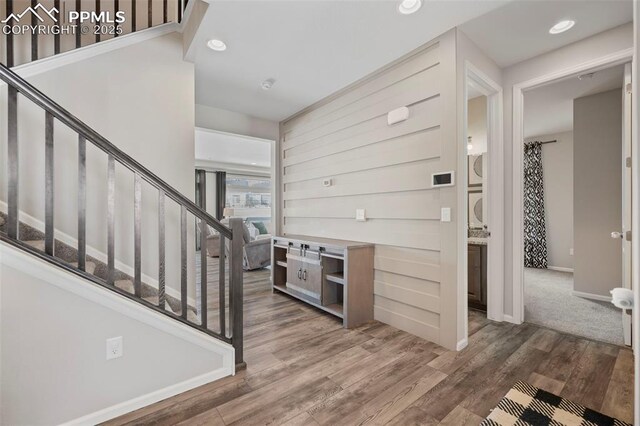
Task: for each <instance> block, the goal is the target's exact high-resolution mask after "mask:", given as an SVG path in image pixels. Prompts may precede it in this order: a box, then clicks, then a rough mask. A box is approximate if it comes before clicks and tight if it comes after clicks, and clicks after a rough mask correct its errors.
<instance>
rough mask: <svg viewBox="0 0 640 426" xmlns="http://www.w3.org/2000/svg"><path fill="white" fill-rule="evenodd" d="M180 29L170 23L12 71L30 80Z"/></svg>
mask: <svg viewBox="0 0 640 426" xmlns="http://www.w3.org/2000/svg"><path fill="white" fill-rule="evenodd" d="M178 29H179V24H176V23H175V22H169V23H166V24H162V25H158V26H155V27H152V28H148V29H145V30H141V31H137V32H135V33H131V34H125V35H123V36H120V37H115V38H112V39H109V40H105V41H101V42H99V43H96V44H92V45H89V46H85V47H80V48H78V49H73V50H70V51H68V52H64V53H59V54H57V55H54V56H50V57H48V58H43V59H39V60H37V61H34V62H29V63H28V64H24V65H18V66H16V67H13V68H12V71H14V72H16V73H17V74H18V75H19V76H20V77H22V78H28V77H31V76H34V75H38V74H42V73H44V72H47V71H49V70H52V69H55V68H60V67H63V66H65V65H69V64H73V63H75V62H80V61H83V60H85V59H89V58H93V57H94V56H98V55H102V54H104V53H108V52H112V51H114V50H117V49H122V48H124V47H128V46H131V45H134V44H137V43H141V42H143V41H147V40H151V39H153V38H156V37H161V36H163V35H166V34H169V33H173V32H176V31H178ZM5 84H6V83H4V82H0V87H2V86H4V85H5Z"/></svg>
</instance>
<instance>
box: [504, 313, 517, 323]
mask: <svg viewBox="0 0 640 426" xmlns="http://www.w3.org/2000/svg"><path fill="white" fill-rule="evenodd" d="M502 319H503V320H504V321H505V322H510V323H511V324H520V321H516V320H515V318H513V315H507V314H504V315H503V316H502Z"/></svg>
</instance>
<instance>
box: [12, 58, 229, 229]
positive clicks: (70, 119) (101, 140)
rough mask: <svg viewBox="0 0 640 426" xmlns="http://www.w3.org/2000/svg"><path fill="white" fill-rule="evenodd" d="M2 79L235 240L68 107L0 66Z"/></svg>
mask: <svg viewBox="0 0 640 426" xmlns="http://www.w3.org/2000/svg"><path fill="white" fill-rule="evenodd" d="M0 80H2V81H4V82H5V83H7V84H8V85H9V86H11V87H13V88H15V89H16V90H17V91H18V92H20V93H21V94H22V95H23V96H25V97H26V98H28V99H29V100H31V101H32V102H34V103H35V104H36V105H38V106H40V107H41V108H43V109H44V110H46V111H48V112H50V113H51V114H53V116H54V117H55V118H57V119H58V120H59V121H60V122H62V123H64V124H66V125H67V126H69V127H70V128H71V129H72V130H74V131H76V132H77V133H78V134H80V135H82V136H84V137H85V138H86V139H87V140H88V141H90V142H91V143H93V144H94V145H96V146H97V147H98V148H100V149H102V150H103V151H104V152H106V153H107V154H109V155H112V156H113V157H114V158H115V159H116V160H117V161H118V162H120V163H121V164H122V165H124V166H126V167H128V168H129V169H130V170H131V171H133V172H134V173H138V174H140V176H141V177H142V178H143V179H144V180H146V181H147V182H148V183H149V184H151V185H153V186H154V187H156V188H157V189H161V190H162V191H164V193H165V195H167V196H168V197H170V198H172V199H173V200H174V201H175V202H177V203H178V204H180V205H183V206H185V207H186V208H187V210H189V211H190V212H191V213H192V214H193V215H195V216H197V217H198V218H200V219H202V220H204V221H205V222H207V223H208V224H209V225H210V226H212V227H213V228H214V229H215V230H216V231H218V232H219V233H220V234H221V235H223V236H224V237H226V238H228V239H230V240H231V239H233V235H232V232H231V229H230V228H228V227H227V226H225V225H224V224H223V223H221V222H220V221H219V220H218V219H216V218H215V217H213V216H211V215H210V214H209V213H207V212H206V211H205V210H204V209H203V208H202V207H200V206H198V205H197V204H196V203H194V202H193V201H191V200H189V199H188V198H187V197H185V196H184V195H182V194H181V193H180V192H179V191H178V190H176V189H175V188H173V187H172V186H171V185H169V184H168V183H166V182H165V181H164V180H162V179H161V178H159V177H158V176H157V175H156V174H154V173H153V172H152V171H150V170H149V169H147V168H146V167H144V166H143V165H142V164H140V163H138V162H137V161H136V160H134V159H133V158H132V157H131V156H129V155H128V154H126V153H125V152H124V151H122V150H121V149H119V148H118V147H117V146H115V145H114V144H113V143H111V142H109V140H107V138H105V137H104V136H102V135H101V134H99V133H98V132H96V131H95V130H93V129H92V128H91V127H89V126H88V125H87V124H85V123H84V122H83V121H82V120H80V119H79V118H78V117H76V116H75V115H73V114H72V113H70V112H69V111H67V110H66V109H65V108H63V107H62V106H60V105H59V104H58V103H56V102H55V101H54V100H52V99H51V98H49V97H48V96H47V95H45V94H44V93H42V92H41V91H39V90H38V89H36V88H35V87H34V86H32V85H31V84H30V83H28V82H27V81H25V80H24V79H23V78H22V77H20V76H19V75H18V74H16V73H15V72H13V71H11V70H10V69H9V68H7V67H6V66H5V65H4V64H1V63H0Z"/></svg>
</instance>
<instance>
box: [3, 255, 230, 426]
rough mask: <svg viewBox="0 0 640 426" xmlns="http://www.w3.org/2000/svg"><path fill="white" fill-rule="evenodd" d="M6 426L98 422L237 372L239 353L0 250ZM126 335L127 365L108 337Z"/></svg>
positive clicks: (68, 275) (45, 266) (72, 277)
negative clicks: (111, 354)
mask: <svg viewBox="0 0 640 426" xmlns="http://www.w3.org/2000/svg"><path fill="white" fill-rule="evenodd" d="M0 336H1V338H0V353H1V358H0V359H1V362H0V395H1V405H0V413H1V414H0V424H6V425H18V424H29V425H41V424H46V425H51V424H60V423H66V422H71V423H75V424H96V423H98V422H101V421H104V420H107V419H109V418H113V417H115V416H117V415H120V414H123V413H126V412H129V411H132V410H134V409H136V408H140V407H143V406H145V405H148V404H150V403H153V402H156V401H159V400H162V399H164V398H167V397H169V396H172V395H175V394H177V393H180V392H183V391H186V390H188V389H191V388H193V387H196V386H199V385H202V384H204V383H208V382H211V381H213V380H217V379H219V378H221V377H224V376H228V375H231V374H233V368H234V361H233V349H232V347H231V346H230V345H227V344H224V343H222V342H219V341H217V340H216V339H214V338H211V337H209V336H206V335H204V334H202V333H200V332H198V331H195V330H193V329H191V328H189V327H186V326H184V325H181V324H180V323H178V322H177V321H174V320H170V319H168V318H166V317H165V316H163V315H161V314H158V313H155V312H153V311H151V310H149V309H146V308H143V307H141V306H139V305H138V304H136V303H134V302H131V301H129V300H127V299H125V298H123V297H121V296H119V295H117V294H114V293H111V292H109V291H107V290H105V289H103V288H100V287H99V286H97V285H94V284H92V283H90V282H88V281H85V280H83V279H81V278H79V277H77V276H75V275H73V274H71V273H68V272H65V271H63V270H62V269H59V268H57V267H54V266H52V265H50V264H48V263H47V262H44V261H42V260H39V259H37V258H35V257H33V256H30V255H28V254H26V253H24V252H22V251H20V250H17V249H15V248H13V247H11V246H9V245H6V244H5V243H0ZM117 336H122V337H123V349H124V350H123V353H124V355H123V356H122V357H121V358H117V359H113V360H110V361H107V360H106V339H108V338H112V337H117Z"/></svg>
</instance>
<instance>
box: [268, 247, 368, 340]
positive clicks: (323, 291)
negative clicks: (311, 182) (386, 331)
mask: <svg viewBox="0 0 640 426" xmlns="http://www.w3.org/2000/svg"><path fill="white" fill-rule="evenodd" d="M373 250H374V247H373V244H369V243H361V242H356V241H343V240H333V239H327V238H316V237H306V236H299V235H295V236H294V235H287V236H284V237H273V238H272V240H271V287H272V289H273V290H274V291H280V292H282V293H286V294H288V295H290V296H293V297H295V298H297V299H299V300H301V301H303V302H306V303H308V304H310V305H313V306H315V307H317V308H319V309H322V310H324V311H326V312H328V313H330V314H332V315H335V316H337V317H339V318H342V324H343V326H344V327H345V328H352V327H356V326H358V325H360V324H363V323H366V322H369V321H372V320H373Z"/></svg>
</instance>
